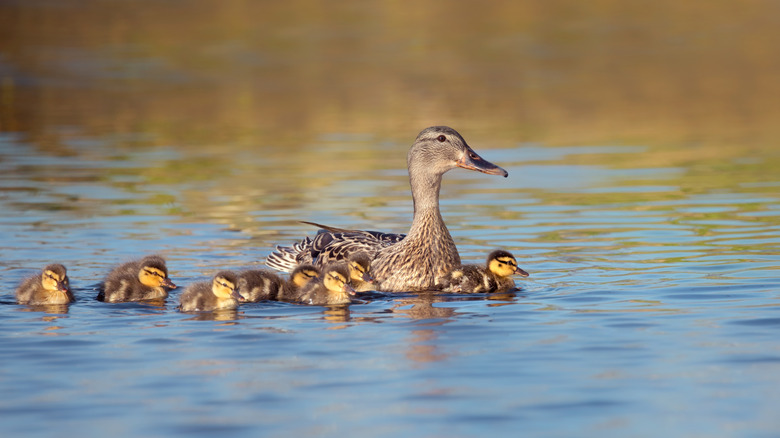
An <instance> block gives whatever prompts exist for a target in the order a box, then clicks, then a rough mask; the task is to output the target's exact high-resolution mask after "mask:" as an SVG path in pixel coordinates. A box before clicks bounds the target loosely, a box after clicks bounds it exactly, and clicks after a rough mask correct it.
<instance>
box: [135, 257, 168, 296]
mask: <svg viewBox="0 0 780 438" xmlns="http://www.w3.org/2000/svg"><path fill="white" fill-rule="evenodd" d="M138 280H140V281H141V284H143V285H144V286H147V287H154V288H157V287H167V288H169V289H176V285H175V284H173V282H172V281H171V279H170V278H168V268H167V267H166V266H165V260H164V259H163V258H162V257H159V256H148V257H144V258H143V260H141V269H140V270H139V271H138Z"/></svg>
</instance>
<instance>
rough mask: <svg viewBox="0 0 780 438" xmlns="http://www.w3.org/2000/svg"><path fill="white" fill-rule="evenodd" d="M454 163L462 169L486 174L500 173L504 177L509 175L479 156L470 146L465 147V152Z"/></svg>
mask: <svg viewBox="0 0 780 438" xmlns="http://www.w3.org/2000/svg"><path fill="white" fill-rule="evenodd" d="M456 165H457V166H458V167H462V168H464V169H468V170H476V171H479V172H482V173H487V174H488V175H500V176H503V177H504V178H506V177H507V176H509V172H507V171H506V170H504V169H502V168H501V167H499V166H496V165H495V164H493V163H491V162H490V161H487V160H485V159H484V158H482V157H480V156H479V154H478V153H476V152H474V151H473V150H472V149H471V148H467V149H466V153H465V154H463V157H461V159H460V160H458V161H457V162H456Z"/></svg>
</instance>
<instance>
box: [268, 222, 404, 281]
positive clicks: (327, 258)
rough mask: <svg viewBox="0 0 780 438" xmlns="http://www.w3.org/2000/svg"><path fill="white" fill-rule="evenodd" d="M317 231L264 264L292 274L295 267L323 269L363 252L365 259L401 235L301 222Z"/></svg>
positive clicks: (283, 247) (401, 238)
mask: <svg viewBox="0 0 780 438" xmlns="http://www.w3.org/2000/svg"><path fill="white" fill-rule="evenodd" d="M305 223H307V224H311V225H314V226H317V227H319V228H320V230H319V231H318V232H317V235H316V236H314V239H310V238H308V237H306V238H304V239H303V240H301V241H300V242H298V243H294V244H293V245H292V246H277V247H276V251H274V252H273V253H271V255H269V256H268V258H267V259H266V261H265V264H266V265H268V266H269V267H271V268H274V269H278V270H280V271H284V272H292V270H293V269H295V267H296V266H298V265H300V264H303V263H311V264H314V265H315V266H319V267H321V266H325V265H327V264H328V263H330V262H334V261H339V260H346V259H347V257H349V255H350V254H352V253H355V252H359V251H365V252H367V253H368V254H369V257H371V258H373V256H374V255H375V254H376V253H377V252H378V251H379V250H381V249H382V248H385V247H387V246H390V245H393V244H396V243H398V242H400V241H401V240H403V239H404V237H406V235H405V234H393V233H382V232H379V231H361V230H347V229H343V228H336V227H328V226H326V225H320V224H316V223H313V222H305Z"/></svg>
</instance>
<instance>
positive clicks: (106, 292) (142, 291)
mask: <svg viewBox="0 0 780 438" xmlns="http://www.w3.org/2000/svg"><path fill="white" fill-rule="evenodd" d="M168 289H176V285H175V284H173V282H172V281H171V279H170V278H168V268H167V267H166V266H165V259H163V258H162V257H160V256H157V255H151V256H146V257H144V258H142V259H141V260H135V261H132V262H128V263H125V264H123V265H121V266H119V267H117V268H115V269H114V270H113V271H111V273H109V274H108V277H106V280H105V281H104V282H103V284H102V287H101V291H100V293H99V294H98V297H97V299H98V300H99V301H106V302H109V303H119V302H124V301H143V300H156V299H164V298H167V297H168Z"/></svg>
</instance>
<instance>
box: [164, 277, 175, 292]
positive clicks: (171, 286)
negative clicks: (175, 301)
mask: <svg viewBox="0 0 780 438" xmlns="http://www.w3.org/2000/svg"><path fill="white" fill-rule="evenodd" d="M162 286H164V287H167V288H168V289H176V285H175V284H173V282H172V281H171V279H170V278H165V279H163V281H162Z"/></svg>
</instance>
